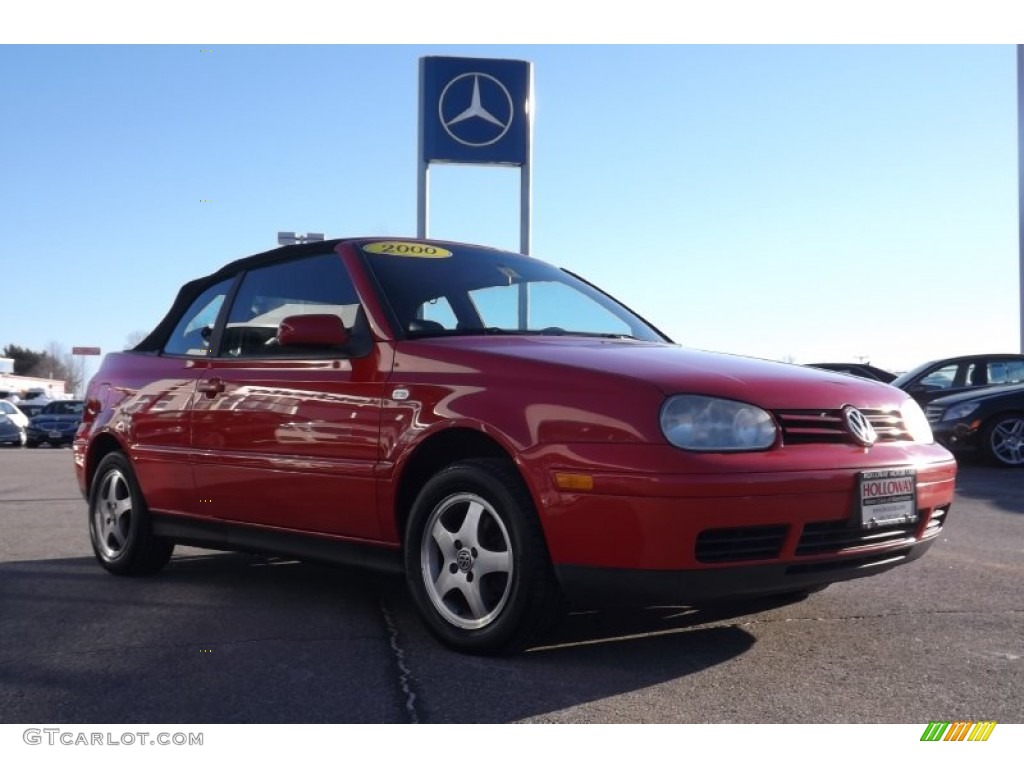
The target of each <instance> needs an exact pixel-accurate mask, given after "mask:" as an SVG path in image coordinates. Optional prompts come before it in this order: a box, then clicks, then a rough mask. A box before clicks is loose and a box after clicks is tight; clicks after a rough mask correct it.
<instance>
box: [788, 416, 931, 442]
mask: <svg viewBox="0 0 1024 768" xmlns="http://www.w3.org/2000/svg"><path fill="white" fill-rule="evenodd" d="M860 412H861V413H863V414H864V416H865V417H866V418H867V420H868V421H869V422H871V426H872V427H874V428H875V432H877V433H878V442H880V443H885V442H892V441H895V440H910V439H911V437H910V433H909V432H907V428H906V425H905V424H904V423H903V417H902V416H901V415H900V412H899V411H897V410H892V411H885V410H882V409H879V408H861V409H860ZM774 415H775V419H776V421H778V423H779V426H781V427H782V441H783V442H784V443H786V444H787V445H804V444H808V443H849V444H856V443H855V441H854V439H853V436H852V435H851V434H850V433H849V432H848V431H847V429H846V426H845V425H844V424H843V412H842V411H841V410H838V409H834V410H813V411H812V410H800V411H797V410H793V411H789V410H787V411H775V413H774Z"/></svg>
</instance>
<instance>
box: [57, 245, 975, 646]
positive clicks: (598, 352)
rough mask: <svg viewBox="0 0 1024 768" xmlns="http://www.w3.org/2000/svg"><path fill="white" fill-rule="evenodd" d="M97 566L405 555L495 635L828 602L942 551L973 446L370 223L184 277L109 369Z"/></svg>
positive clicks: (461, 639)
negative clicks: (805, 600) (706, 609)
mask: <svg viewBox="0 0 1024 768" xmlns="http://www.w3.org/2000/svg"><path fill="white" fill-rule="evenodd" d="M74 455H75V468H76V472H77V476H78V482H79V484H80V486H81V489H82V492H83V494H84V495H85V497H86V498H87V499H88V504H89V515H88V519H89V532H90V535H91V540H92V546H93V549H94V551H95V554H96V557H97V558H98V560H99V562H100V563H101V564H102V565H103V567H104V568H106V569H107V570H108V571H111V572H112V573H115V574H147V573H153V572H155V571H157V570H159V569H160V568H161V567H163V566H164V565H165V564H166V563H167V561H168V559H169V558H170V557H171V552H172V549H173V547H174V545H175V544H176V543H187V544H191V545H198V546H204V547H209V548H213V549H226V550H244V551H254V552H268V553H275V554H279V555H285V556H290V557H296V558H301V559H313V560H320V561H328V562H335V563H355V564H360V565H366V566H371V567H378V568H383V569H387V570H391V571H394V572H404V574H405V577H406V579H407V581H408V585H409V589H410V591H411V594H412V598H413V601H414V603H415V604H416V606H417V608H418V609H419V611H420V613H421V614H422V616H423V619H424V620H425V622H426V623H427V625H428V626H429V627H430V628H431V630H432V631H433V632H434V633H435V635H437V636H438V637H439V638H440V639H441V640H442V641H443V642H445V643H447V644H448V645H450V646H452V647H454V648H457V649H460V650H463V651H469V652H474V653H500V652H509V651H512V650H515V649H518V648H521V647H523V646H524V645H527V644H529V643H531V642H534V641H536V639H537V638H539V637H541V636H542V634H543V633H544V632H545V631H546V629H547V628H548V627H549V626H550V624H551V623H552V622H553V621H554V620H555V619H556V618H557V617H558V616H559V614H560V613H561V612H562V611H563V610H564V608H565V606H567V605H579V606H599V605H604V604H608V603H610V602H612V601H615V602H619V601H623V600H626V601H630V602H632V603H633V604H636V605H652V604H662V605H664V604H666V603H669V604H673V605H677V604H688V605H695V604H706V603H708V602H711V601H715V600H720V599H723V598H735V597H752V596H757V595H769V594H802V593H807V592H811V591H814V590H816V589H818V588H821V587H822V586H824V585H827V584H829V583H832V582H835V581H839V580H844V579H852V578H857V577H861V576H869V575H872V574H877V573H880V572H882V571H885V570H887V569H890V568H892V567H894V566H897V565H901V564H903V563H907V562H909V561H911V560H914V559H915V558H917V557H920V556H921V554H922V553H924V551H925V550H926V549H928V547H929V546H930V545H931V544H932V543H933V541H934V540H935V538H936V536H937V534H938V533H939V530H940V529H941V528H942V526H943V523H944V522H945V520H946V516H947V514H948V512H949V507H950V503H951V501H952V498H953V485H954V479H955V475H956V463H955V461H954V460H953V458H952V456H951V455H950V454H949V453H948V452H947V451H946V449H945V448H942V447H941V446H939V445H937V444H936V443H935V442H934V440H933V439H932V433H931V430H930V429H929V426H928V422H927V420H926V419H925V417H924V415H923V413H922V412H921V409H920V407H919V406H918V405H917V404H916V403H915V402H914V401H913V399H911V398H910V397H909V396H908V395H907V394H906V393H904V392H902V391H901V390H898V389H895V388H893V387H890V386H888V385H885V384H881V383H877V382H871V381H867V380H861V379H857V378H854V377H851V376H844V375H841V374H833V373H828V372H825V371H819V370H815V369H811V368H806V367H802V366H796V365H786V364H782V363H774V362H768V361H763V360H755V359H749V358H743V357H736V356H730V355H721V354H712V353H707V352H698V351H692V350H688V349H684V348H682V347H680V346H677V345H676V344H674V343H672V342H671V341H670V340H669V339H668V338H667V337H666V336H665V335H664V334H662V333H661V332H660V331H658V330H657V329H656V328H654V327H653V326H651V325H650V324H649V323H647V322H645V321H644V320H643V319H642V318H640V317H639V316H637V315H636V314H634V313H633V312H631V311H630V310H629V309H627V308H626V307H624V306H623V305H621V304H619V303H617V302H616V301H615V300H614V299H612V298H611V297H610V296H608V295H607V294H605V293H603V292H602V291H600V290H599V289H597V288H595V287H594V286H592V285H591V284H589V283H587V282H586V281H584V280H582V279H581V278H579V277H577V276H575V275H573V274H571V273H569V272H567V271H564V270H560V269H557V268H555V267H553V266H550V265H548V264H546V263H544V262H542V261H538V260H536V259H533V258H529V257H526V256H522V255H517V254H514V253H507V252H504V251H499V250H494V249H490V248H484V247H479V246H470V245H463V244H457V243H447V242H434V241H415V240H405V239H402V240H399V239H386V238H380V239H347V240H334V241H328V242H323V243H313V244H306V245H296V246H289V247H285V248H279V249H276V250H273V251H269V252H267V253H262V254H258V255H255V256H250V257H248V258H244V259H241V260H238V261H235V262H233V263H231V264H228V265H227V266H226V267H224V268H222V269H220V270H218V271H217V272H214V273H213V274H211V275H209V276H207V277H204V278H201V279H198V280H195V281H193V282H190V283H188V284H187V285H185V286H184V287H183V288H182V289H181V291H180V292H179V294H178V297H177V300H176V301H175V303H174V305H173V307H172V308H171V310H170V312H169V313H168V314H167V316H166V317H165V318H164V320H163V321H162V322H161V323H160V324H159V325H158V326H157V327H156V329H155V330H154V331H153V332H152V333H151V334H150V335H149V336H148V337H147V338H146V339H144V340H143V341H142V342H141V343H140V344H139V345H138V346H137V347H136V348H135V349H133V350H131V351H127V352H119V353H116V354H111V355H108V356H107V357H106V359H105V360H104V362H103V364H102V366H101V368H100V370H99V372H98V373H97V374H96V376H95V377H94V378H93V380H92V381H91V383H90V385H89V388H88V394H87V400H86V408H85V414H84V420H83V422H82V424H81V426H80V428H79V430H78V433H77V435H76V438H75V442H74Z"/></svg>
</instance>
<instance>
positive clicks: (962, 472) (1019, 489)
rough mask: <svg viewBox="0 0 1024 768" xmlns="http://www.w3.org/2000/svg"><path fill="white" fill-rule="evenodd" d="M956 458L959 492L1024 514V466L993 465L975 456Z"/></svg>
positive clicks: (1009, 510) (959, 494)
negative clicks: (1023, 467) (1022, 467)
mask: <svg viewBox="0 0 1024 768" xmlns="http://www.w3.org/2000/svg"><path fill="white" fill-rule="evenodd" d="M957 462H958V464H959V470H958V472H957V478H956V493H957V496H964V497H967V498H969V499H976V500H978V501H987V502H989V503H991V504H994V505H995V506H997V507H998V508H999V509H1002V510H1005V511H1007V512H1016V513H1018V514H1024V469H1021V468H1009V467H993V466H991V465H988V464H985V463H983V462H982V461H981V460H979V459H977V458H976V457H970V458H967V459H965V458H963V457H958V458H957ZM955 506H956V505H955V502H954V507H955Z"/></svg>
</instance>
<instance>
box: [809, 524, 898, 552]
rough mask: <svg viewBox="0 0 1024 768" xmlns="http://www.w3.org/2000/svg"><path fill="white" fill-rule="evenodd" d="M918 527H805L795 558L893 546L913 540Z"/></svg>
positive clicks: (833, 525)
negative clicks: (899, 542) (877, 545)
mask: <svg viewBox="0 0 1024 768" xmlns="http://www.w3.org/2000/svg"><path fill="white" fill-rule="evenodd" d="M916 527H917V523H905V524H904V525H893V526H886V527H885V528H851V527H850V525H849V524H848V523H847V522H846V521H844V520H840V521H838V522H833V523H807V524H806V525H805V526H804V532H803V534H802V535H801V536H800V543H799V544H797V547H796V554H797V555H798V556H800V555H822V554H827V553H833V552H842V551H844V550H848V549H854V548H856V547H866V546H870V545H873V544H892V543H893V542H896V541H903V540H904V539H907V538H912V537H913V535H914V529H915V528H916Z"/></svg>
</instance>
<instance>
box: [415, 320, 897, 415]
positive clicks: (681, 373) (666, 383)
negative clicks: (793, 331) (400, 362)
mask: <svg viewBox="0 0 1024 768" xmlns="http://www.w3.org/2000/svg"><path fill="white" fill-rule="evenodd" d="M405 344H408V345H409V346H407V347H405V349H406V350H407V351H412V346H413V345H417V346H418V345H424V346H429V347H431V348H432V350H431V352H430V356H431V357H435V356H443V357H445V358H446V359H448V360H449V361H451V362H463V363H470V362H471V361H470V360H469V359H465V357H463V356H465V355H468V356H470V357H477V356H487V357H490V358H502V359H504V360H507V361H509V362H516V361H519V362H521V363H522V364H523V365H524V366H528V365H529V364H530V363H539V364H542V365H543V366H544V367H545V368H554V367H557V368H561V369H565V368H570V369H574V370H575V371H578V372H579V373H581V374H584V375H586V376H587V377H588V378H589V377H614V378H618V379H628V380H632V381H634V382H636V383H641V382H642V383H645V384H647V385H652V386H654V387H656V388H657V389H659V390H661V392H662V393H663V394H665V395H674V394H680V393H690V394H706V395H714V396H716V397H725V398H730V399H734V400H740V401H743V402H747V403H751V404H754V405H758V406H761V407H762V408H769V409H780V408H841V407H842V406H843V405H847V404H851V405H855V406H858V407H869V408H885V407H898V406H899V405H900V404H901V403H903V402H904V401H905V400H906V399H907V395H906V393H904V392H902V391H900V390H898V389H895V388H894V387H890V386H889V385H887V384H882V383H880V382H875V381H870V380H868V379H859V378H856V377H853V376H846V375H843V374H838V373H831V372H829V371H824V370H820V369H817V368H808V367H805V366H802V365H793V364H790V363H779V362H775V361H770V360H760V359H757V358H751V357H741V356H739V355H729V354H723V353H717V352H703V351H699V350H693V349H686V348H684V347H678V346H675V345H671V344H658V343H649V342H637V341H630V340H624V339H600V338H591V337H585V338H584V337H575V336H574V337H567V336H454V337H447V338H430V339H420V340H416V341H409V342H405ZM460 357H463V359H462V360H460ZM473 362H474V363H475V364H476V365H479V366H480V367H481V369H485V370H486V369H488V368H489V366H486V365H483V361H479V362H476V361H473ZM495 362H496V360H495Z"/></svg>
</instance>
